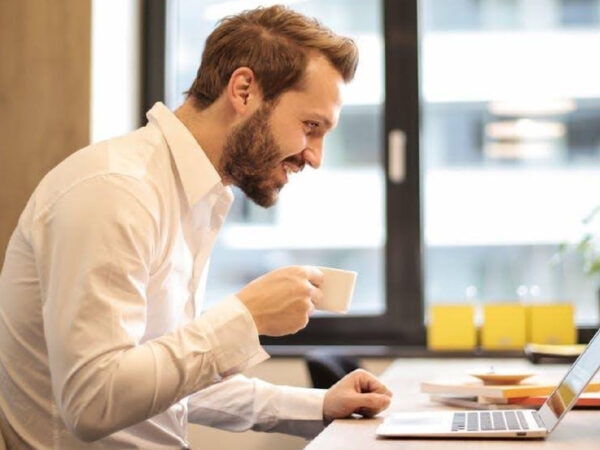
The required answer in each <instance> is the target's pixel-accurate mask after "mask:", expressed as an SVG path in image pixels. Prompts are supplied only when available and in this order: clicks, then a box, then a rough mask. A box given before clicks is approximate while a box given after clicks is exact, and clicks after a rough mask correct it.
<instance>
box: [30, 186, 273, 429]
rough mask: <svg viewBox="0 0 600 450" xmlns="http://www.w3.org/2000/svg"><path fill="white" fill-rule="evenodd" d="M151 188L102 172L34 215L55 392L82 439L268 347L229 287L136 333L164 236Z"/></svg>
mask: <svg viewBox="0 0 600 450" xmlns="http://www.w3.org/2000/svg"><path fill="white" fill-rule="evenodd" d="M146 197H148V198H146ZM152 199H153V197H152V195H149V194H148V192H147V191H146V190H145V188H142V187H140V186H138V185H137V184H136V182H131V181H129V180H122V179H120V178H118V177H115V176H98V177H95V178H93V179H89V180H87V181H84V182H82V183H80V184H79V185H78V186H77V187H75V188H72V189H70V190H69V191H68V192H66V193H65V194H64V195H62V196H61V197H60V198H59V199H58V200H57V201H56V202H54V203H53V204H52V205H51V206H50V207H48V208H47V209H46V210H44V211H40V212H38V215H37V217H35V218H34V220H33V225H32V229H31V230H32V231H31V234H32V235H31V242H32V247H33V250H34V253H35V255H36V264H37V269H38V273H39V277H40V286H41V291H42V292H41V298H42V303H43V305H42V313H43V320H44V334H45V338H46V343H47V349H48V359H49V367H50V372H51V380H52V389H53V394H54V397H55V401H56V403H57V406H58V410H59V413H60V415H61V417H62V419H63V420H64V422H65V424H66V425H67V426H68V427H69V428H70V429H71V431H73V432H74V433H75V434H76V435H77V436H78V437H79V438H80V439H83V440H95V439H99V438H101V437H104V436H106V435H108V434H111V433H112V432H114V431H117V430H120V429H123V428H125V427H127V426H130V425H133V424H135V423H138V422H141V421H143V420H145V419H147V418H150V417H152V416H154V415H156V414H158V413H159V412H161V411H164V410H165V409H167V408H168V407H169V406H171V405H172V404H173V403H175V402H177V401H178V400H180V399H182V398H184V397H187V396H188V395H190V394H191V393H193V392H196V391H198V390H200V389H202V388H204V387H205V386H207V385H210V384H212V383H214V382H216V381H218V380H220V379H222V378H223V377H224V376H227V375H230V374H232V373H236V372H238V371H241V370H243V369H245V368H246V367H248V366H249V365H251V364H254V363H256V362H258V361H261V360H263V359H265V358H266V356H267V355H266V353H265V352H264V350H262V348H261V346H260V344H259V340H258V333H257V330H256V327H255V325H254V322H253V320H252V318H251V316H250V314H249V312H248V311H247V310H246V308H245V307H244V306H243V305H242V304H241V302H240V301H239V300H238V299H237V298H235V297H231V298H228V299H226V300H225V301H223V302H222V303H221V304H220V305H218V306H215V307H214V308H212V309H211V310H210V311H207V312H206V313H205V314H203V315H201V316H199V317H198V318H196V319H194V320H193V321H191V322H190V323H188V324H187V325H185V326H182V327H180V328H177V329H175V330H173V331H171V332H170V333H167V334H164V335H162V336H158V337H156V338H154V339H150V340H148V341H145V342H143V343H141V338H142V337H143V336H144V335H145V333H146V323H147V316H146V315H147V298H146V289H147V286H148V282H149V279H150V273H151V266H152V264H151V261H152V260H153V258H155V257H156V256H157V253H158V249H159V247H160V245H161V244H160V239H161V238H160V233H159V227H160V223H159V222H160V221H159V218H157V217H156V216H155V215H154V214H153V211H155V210H158V207H157V209H154V208H152V207H148V204H151V201H152ZM167 310H168V308H167Z"/></svg>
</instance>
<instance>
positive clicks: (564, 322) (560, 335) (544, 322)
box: [527, 303, 577, 345]
mask: <svg viewBox="0 0 600 450" xmlns="http://www.w3.org/2000/svg"><path fill="white" fill-rule="evenodd" d="M527 342H531V343H534V344H568V345H570V344H575V343H576V342H577V329H576V328H575V308H574V307H573V305H572V304H571V303H550V304H548V303H546V304H532V305H527Z"/></svg>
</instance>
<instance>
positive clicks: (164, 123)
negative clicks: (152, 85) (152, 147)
mask: <svg viewBox="0 0 600 450" xmlns="http://www.w3.org/2000/svg"><path fill="white" fill-rule="evenodd" d="M146 116H147V117H148V120H149V122H150V123H152V124H154V125H156V126H158V127H159V128H160V130H161V131H162V134H163V136H164V137H165V139H166V141H167V144H168V146H169V149H170V151H171V155H172V156H173V160H174V161H175V165H176V166H177V171H178V172H179V177H180V178H181V184H182V185H183V190H184V192H185V195H186V197H187V200H188V202H189V204H190V206H191V205H194V204H195V203H196V202H198V201H199V200H200V199H201V198H202V197H204V196H205V195H206V194H208V193H209V191H211V190H212V189H213V188H214V187H215V186H216V185H219V186H220V187H221V188H223V184H222V180H221V177H220V175H219V173H218V172H217V170H216V169H215V167H214V166H213V165H212V163H211V162H210V160H209V159H208V157H207V156H206V153H204V150H203V149H202V147H200V145H198V142H197V141H196V139H194V136H192V134H191V133H190V131H189V130H188V129H187V128H186V127H185V125H183V123H181V121H180V120H179V119H178V118H177V117H176V116H175V114H173V112H172V111H171V110H170V109H169V108H167V107H166V106H165V105H164V104H163V103H161V102H157V103H155V104H154V106H153V107H152V108H151V109H150V111H148V113H147V114H146ZM200 174H202V176H200Z"/></svg>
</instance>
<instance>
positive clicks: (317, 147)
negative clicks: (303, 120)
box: [302, 138, 323, 169]
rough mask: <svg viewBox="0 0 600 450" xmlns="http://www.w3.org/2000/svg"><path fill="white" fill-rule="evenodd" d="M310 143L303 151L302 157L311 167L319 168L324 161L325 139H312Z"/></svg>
mask: <svg viewBox="0 0 600 450" xmlns="http://www.w3.org/2000/svg"><path fill="white" fill-rule="evenodd" d="M308 144H309V145H308V147H307V148H306V149H305V150H304V151H303V152H302V157H303V158H304V161H306V163H307V164H308V165H309V166H310V167H312V168H313V169H318V168H319V167H321V162H322V161H323V139H322V138H320V139H312V140H311V141H310V142H309V143H308Z"/></svg>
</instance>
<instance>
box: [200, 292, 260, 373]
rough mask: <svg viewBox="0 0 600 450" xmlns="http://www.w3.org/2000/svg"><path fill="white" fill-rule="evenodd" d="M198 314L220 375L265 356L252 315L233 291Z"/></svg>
mask: <svg viewBox="0 0 600 450" xmlns="http://www.w3.org/2000/svg"><path fill="white" fill-rule="evenodd" d="M201 317H202V318H203V320H205V321H206V323H207V324H209V330H210V332H209V333H208V338H209V340H210V344H211V347H212V348H213V350H214V353H213V354H214V358H215V362H216V365H217V370H218V372H219V374H220V375H221V376H222V377H227V376H229V375H233V374H235V373H239V372H242V371H244V370H246V369H247V368H249V367H252V366H254V365H256V364H258V363H261V362H263V361H265V360H266V359H268V358H269V354H268V353H267V352H266V351H265V350H264V349H263V348H262V346H261V345H260V341H259V338H258V330H257V329H256V324H255V323H254V319H253V318H252V315H251V314H250V312H249V311H248V309H247V308H246V307H245V306H244V304H243V303H242V302H241V301H240V300H239V299H238V298H237V297H236V296H235V295H231V296H229V297H227V298H226V299H225V300H223V301H222V302H220V303H218V304H217V305H215V306H213V307H211V308H209V309H208V310H207V311H205V312H204V313H203V314H202V316H201Z"/></svg>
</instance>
